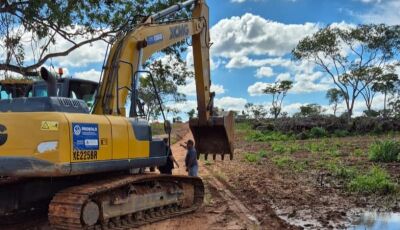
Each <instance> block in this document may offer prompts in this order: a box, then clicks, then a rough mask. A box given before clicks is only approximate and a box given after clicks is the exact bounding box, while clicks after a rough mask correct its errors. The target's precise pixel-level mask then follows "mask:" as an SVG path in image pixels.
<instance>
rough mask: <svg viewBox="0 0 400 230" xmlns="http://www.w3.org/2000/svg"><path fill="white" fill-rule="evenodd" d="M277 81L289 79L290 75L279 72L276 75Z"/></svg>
mask: <svg viewBox="0 0 400 230" xmlns="http://www.w3.org/2000/svg"><path fill="white" fill-rule="evenodd" d="M276 80H277V81H290V80H292V78H291V77H290V73H281V74H278V76H276Z"/></svg>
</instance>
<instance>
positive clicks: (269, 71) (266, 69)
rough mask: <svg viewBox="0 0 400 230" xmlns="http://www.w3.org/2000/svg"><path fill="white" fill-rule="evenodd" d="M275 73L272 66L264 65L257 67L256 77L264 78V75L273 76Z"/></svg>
mask: <svg viewBox="0 0 400 230" xmlns="http://www.w3.org/2000/svg"><path fill="white" fill-rule="evenodd" d="M273 75H274V70H273V69H272V68H271V67H268V66H263V67H261V68H259V69H257V72H256V77H257V78H263V77H272V76H273Z"/></svg>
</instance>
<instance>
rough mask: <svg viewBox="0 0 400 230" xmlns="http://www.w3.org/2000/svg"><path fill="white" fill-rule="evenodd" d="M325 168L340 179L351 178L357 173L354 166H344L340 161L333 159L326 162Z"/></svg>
mask: <svg viewBox="0 0 400 230" xmlns="http://www.w3.org/2000/svg"><path fill="white" fill-rule="evenodd" d="M325 168H326V169H327V170H329V171H330V172H331V173H332V175H333V176H335V177H338V178H341V179H353V178H354V177H356V175H357V174H358V171H357V169H356V168H354V167H349V166H345V165H343V164H341V163H338V162H334V161H330V162H328V163H327V164H326V166H325Z"/></svg>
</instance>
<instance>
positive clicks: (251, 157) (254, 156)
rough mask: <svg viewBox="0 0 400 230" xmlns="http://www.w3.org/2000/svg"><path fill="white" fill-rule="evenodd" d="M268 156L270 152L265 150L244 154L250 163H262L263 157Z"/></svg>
mask: <svg viewBox="0 0 400 230" xmlns="http://www.w3.org/2000/svg"><path fill="white" fill-rule="evenodd" d="M267 156H268V153H267V152H266V151H265V150H261V151H259V152H258V153H252V152H250V153H246V154H245V155H244V159H245V160H246V161H247V162H250V163H260V160H261V159H262V158H266V157H267Z"/></svg>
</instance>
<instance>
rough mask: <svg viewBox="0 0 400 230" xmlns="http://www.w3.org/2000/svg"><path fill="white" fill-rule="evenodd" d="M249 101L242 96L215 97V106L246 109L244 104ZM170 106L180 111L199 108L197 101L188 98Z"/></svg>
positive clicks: (227, 108) (227, 109)
mask: <svg viewBox="0 0 400 230" xmlns="http://www.w3.org/2000/svg"><path fill="white" fill-rule="evenodd" d="M246 103H247V100H246V99H244V98H240V97H222V98H216V99H214V106H216V107H218V108H219V109H223V110H225V111H229V110H234V111H240V110H243V109H244V105H245V104H246ZM167 106H168V107H169V108H173V109H176V110H178V111H179V112H183V113H186V112H189V111H190V110H192V109H196V108H197V101H195V100H188V101H184V102H178V103H173V104H167Z"/></svg>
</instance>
